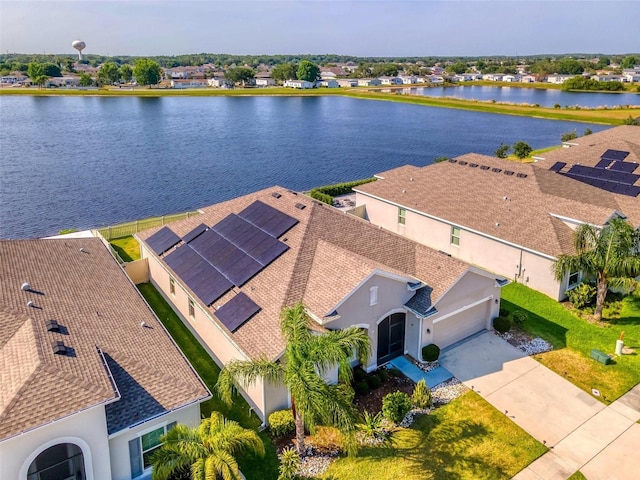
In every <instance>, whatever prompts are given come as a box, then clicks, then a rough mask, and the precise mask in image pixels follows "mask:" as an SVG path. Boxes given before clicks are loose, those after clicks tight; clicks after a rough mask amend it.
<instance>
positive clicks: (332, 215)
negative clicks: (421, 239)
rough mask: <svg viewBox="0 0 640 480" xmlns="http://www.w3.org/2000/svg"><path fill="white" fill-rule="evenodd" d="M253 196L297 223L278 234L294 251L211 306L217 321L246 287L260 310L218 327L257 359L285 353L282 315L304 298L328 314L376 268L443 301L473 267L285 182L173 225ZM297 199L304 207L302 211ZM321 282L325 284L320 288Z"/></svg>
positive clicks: (204, 219)
mask: <svg viewBox="0 0 640 480" xmlns="http://www.w3.org/2000/svg"><path fill="white" fill-rule="evenodd" d="M273 192H278V193H280V194H281V197H280V198H274V197H273V196H272V195H271V194H272V193H273ZM255 200H260V201H262V202H264V203H266V204H268V205H270V206H272V207H274V208H276V209H278V210H280V211H282V212H284V213H286V214H288V215H290V216H292V217H294V218H295V219H297V220H298V224H297V225H295V226H294V227H293V228H291V230H289V231H288V232H286V233H284V234H283V235H282V236H281V237H280V240H281V241H283V242H285V243H286V244H287V245H289V247H290V248H289V250H288V251H286V252H285V253H283V254H282V255H281V256H280V257H278V258H277V259H276V260H275V261H274V262H273V263H271V264H270V265H269V266H267V267H266V268H265V269H264V270H262V271H261V272H260V273H258V274H257V275H256V276H255V277H253V278H252V279H251V280H249V281H248V282H247V283H246V284H244V285H243V286H242V287H241V288H234V289H233V290H232V291H230V292H228V293H227V294H225V295H224V296H223V297H222V298H220V299H219V300H217V301H216V302H214V304H213V305H212V306H211V307H210V308H208V312H209V314H210V315H211V317H212V318H214V319H215V318H216V317H215V311H216V308H217V306H221V305H224V304H225V303H226V302H227V301H228V300H229V299H230V298H232V297H233V296H234V295H236V294H237V293H238V292H240V291H243V292H245V293H246V294H247V295H248V296H249V297H250V298H251V299H252V300H253V301H255V302H256V303H257V304H258V305H259V306H260V307H261V311H260V312H259V313H257V314H256V315H255V316H254V317H252V318H251V319H250V320H249V321H248V322H246V323H245V324H244V325H242V326H241V327H240V328H239V329H238V330H236V331H235V332H233V333H232V332H230V331H228V330H227V329H226V328H225V327H224V326H223V325H222V324H221V323H220V324H219V325H220V328H222V329H223V330H224V331H225V332H226V333H227V335H228V336H229V337H230V338H231V339H232V340H233V341H234V342H235V343H236V344H237V345H238V347H239V348H240V349H241V350H242V351H244V352H245V353H246V354H247V355H248V356H250V357H253V358H256V357H258V356H260V355H266V356H268V357H269V358H275V357H277V356H278V355H279V354H280V353H281V352H282V351H283V349H284V342H283V340H282V338H281V334H280V328H279V314H280V311H281V309H282V307H284V306H286V305H291V304H293V303H295V302H296V301H303V302H304V303H305V304H306V305H307V306H308V307H309V309H310V310H311V311H312V313H313V314H314V315H316V316H317V317H323V316H325V315H326V314H327V313H329V311H330V309H331V308H333V307H335V305H336V303H337V302H338V301H340V300H341V299H342V298H344V297H345V296H346V295H347V294H348V293H350V292H351V291H352V290H353V288H354V287H355V286H356V285H358V284H359V283H360V282H361V281H362V280H363V279H364V278H365V277H366V276H367V275H368V274H369V273H371V272H373V271H374V270H375V269H381V270H385V271H388V272H391V273H401V274H402V275H404V276H406V277H407V278H412V279H418V280H421V281H422V282H424V283H426V284H428V285H430V286H431V287H432V288H433V289H434V293H433V298H434V299H437V298H438V297H439V296H440V295H442V294H443V293H444V292H445V291H446V290H447V289H448V288H449V287H450V286H451V285H453V283H455V281H456V280H458V278H459V277H460V276H461V275H462V274H463V273H464V272H465V271H466V270H467V268H468V266H467V265H466V264H465V263H462V262H460V261H458V260H455V259H452V258H450V257H448V256H446V255H442V254H440V253H438V252H436V251H434V250H432V249H429V248H427V247H425V246H423V245H419V244H416V243H415V242H413V241H411V240H409V239H407V238H404V237H402V236H400V235H396V234H394V233H391V232H388V231H386V230H383V229H379V228H377V227H375V226H373V225H371V224H370V223H368V222H366V221H364V220H361V219H359V218H356V217H354V216H352V215H347V214H345V213H344V212H340V211H338V210H337V209H334V208H333V207H330V206H327V205H324V204H319V203H318V202H316V201H313V200H311V199H310V198H308V197H306V196H303V195H300V194H296V193H294V192H290V191H287V190H285V189H284V188H281V187H272V188H270V189H266V190H262V191H260V192H256V193H253V194H250V195H247V196H244V197H239V198H237V199H234V200H230V201H228V202H224V203H220V204H218V205H213V206H211V207H206V208H204V209H202V210H203V211H204V214H203V215H199V216H197V217H192V218H189V219H185V220H182V221H179V222H175V223H172V224H171V225H170V226H169V227H170V229H171V230H173V231H174V232H175V233H176V234H178V235H179V236H183V235H184V234H185V233H187V232H188V231H190V230H191V229H192V228H193V227H195V226H196V225H199V224H200V223H205V224H207V225H214V224H216V223H217V222H219V221H220V220H222V219H223V218H224V217H226V216H227V215H228V214H229V213H238V212H239V211H241V210H242V209H243V208H245V207H247V206H248V205H250V204H251V203H253V202H254V201H255ZM297 203H298V204H302V205H304V206H305V208H304V209H302V210H301V209H298V208H296V206H295V205H296V204H297ZM155 231H157V229H153V230H149V231H146V232H142V233H140V234H139V235H138V236H139V238H140V239H141V240H142V241H144V240H145V239H147V238H149V236H151V235H152V234H153V233H154V232H155ZM165 265H166V264H165ZM167 268H168V267H167ZM323 282H324V284H325V285H326V286H327V288H320V286H321V285H322V284H323ZM187 291H189V290H188V289H187ZM191 295H192V297H193V298H194V299H195V300H196V301H198V302H199V301H200V300H199V299H198V297H197V296H195V295H193V293H191ZM202 307H203V308H206V307H205V306H204V305H202Z"/></svg>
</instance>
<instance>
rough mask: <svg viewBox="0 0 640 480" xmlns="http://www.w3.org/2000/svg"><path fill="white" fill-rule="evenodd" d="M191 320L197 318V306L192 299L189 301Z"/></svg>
mask: <svg viewBox="0 0 640 480" xmlns="http://www.w3.org/2000/svg"><path fill="white" fill-rule="evenodd" d="M189 318H192V319H195V318H196V304H195V303H194V302H193V300H192V299H191V298H190V299H189Z"/></svg>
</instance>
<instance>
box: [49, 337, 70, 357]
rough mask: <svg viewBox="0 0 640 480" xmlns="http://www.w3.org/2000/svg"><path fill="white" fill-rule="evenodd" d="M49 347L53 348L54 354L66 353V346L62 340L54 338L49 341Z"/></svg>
mask: <svg viewBox="0 0 640 480" xmlns="http://www.w3.org/2000/svg"><path fill="white" fill-rule="evenodd" d="M51 348H53V353H55V354H56V355H66V354H67V347H66V346H65V344H64V342H63V341H62V340H54V341H53V342H51Z"/></svg>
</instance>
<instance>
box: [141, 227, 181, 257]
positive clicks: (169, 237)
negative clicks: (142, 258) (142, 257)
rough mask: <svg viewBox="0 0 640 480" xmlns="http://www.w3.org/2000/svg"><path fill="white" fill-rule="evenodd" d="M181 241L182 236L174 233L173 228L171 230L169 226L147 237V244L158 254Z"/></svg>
mask: <svg viewBox="0 0 640 480" xmlns="http://www.w3.org/2000/svg"><path fill="white" fill-rule="evenodd" d="M179 242H180V237H179V236H178V235H176V234H175V233H173V231H172V230H169V228H168V227H162V228H161V229H160V230H158V231H157V232H156V233H154V234H153V235H151V236H150V237H149V238H148V239H147V245H149V246H150V247H151V248H152V249H153V251H154V252H156V253H157V254H158V255H162V254H163V253H164V252H166V251H167V250H169V249H170V248H171V247H173V246H174V245H177V244H178V243H179Z"/></svg>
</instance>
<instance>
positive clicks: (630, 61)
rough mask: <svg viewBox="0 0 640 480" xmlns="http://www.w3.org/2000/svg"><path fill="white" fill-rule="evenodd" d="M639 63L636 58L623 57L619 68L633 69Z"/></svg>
mask: <svg viewBox="0 0 640 480" xmlns="http://www.w3.org/2000/svg"><path fill="white" fill-rule="evenodd" d="M639 63H640V61H638V59H637V58H636V57H633V56H629V57H624V60H622V63H621V64H620V66H621V67H622V68H633V67H635V66H636V65H638V64H639Z"/></svg>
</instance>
